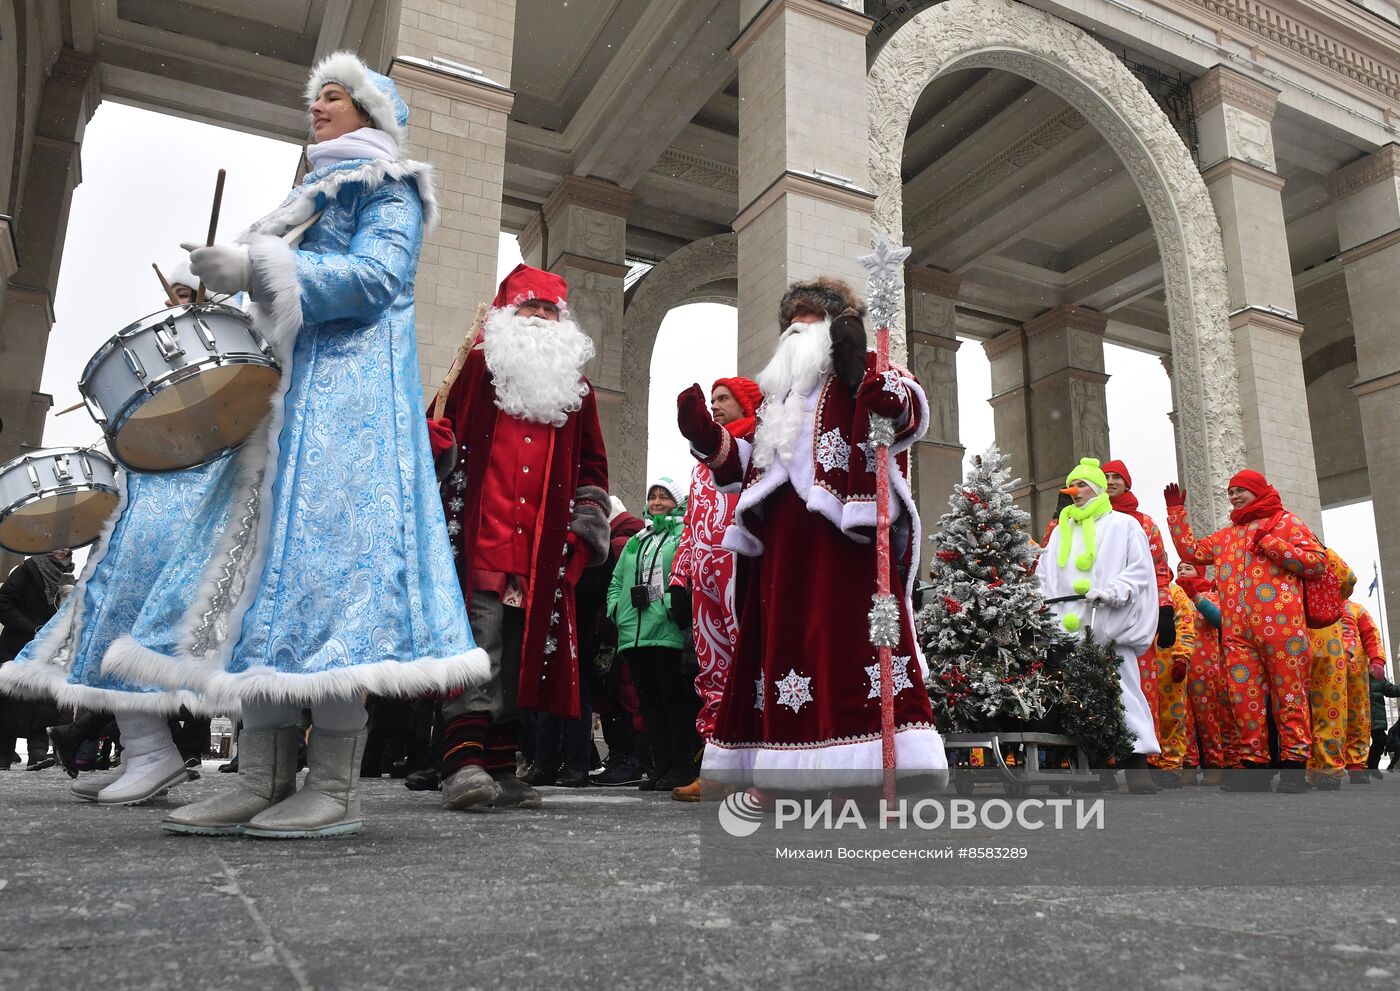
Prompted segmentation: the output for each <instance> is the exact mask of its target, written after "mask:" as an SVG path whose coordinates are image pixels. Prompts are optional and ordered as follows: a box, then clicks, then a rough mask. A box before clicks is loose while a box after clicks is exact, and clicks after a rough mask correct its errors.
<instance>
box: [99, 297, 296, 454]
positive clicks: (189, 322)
mask: <svg viewBox="0 0 1400 991" xmlns="http://www.w3.org/2000/svg"><path fill="white" fill-rule="evenodd" d="M281 370H282V367H281V365H280V363H279V362H278V361H277V359H276V357H274V356H273V354H272V348H271V347H269V346H268V344H267V342H266V341H264V340H263V339H262V337H260V336H259V335H258V333H257V332H256V331H255V330H253V326H252V322H251V320H249V318H248V315H247V314H246V313H244V312H243V311H242V310H240V309H237V308H235V307H232V306H227V305H224V304H222V303H205V304H200V305H186V306H175V307H171V308H170V309H168V310H161V311H160V312H158V313H152V314H151V315H150V316H148V317H144V318H142V319H140V320H138V321H136V322H135V323H133V324H132V325H131V326H129V327H127V328H126V329H124V330H122V331H119V332H118V333H117V335H116V336H115V337H113V338H112V339H111V340H109V341H108V342H107V343H106V344H104V345H102V347H101V348H100V349H99V350H98V352H97V353H96V354H95V355H93V356H92V359H91V360H90V361H89V362H88V363H87V368H85V369H84V370H83V377H82V378H81V379H80V380H79V381H78V391H79V392H81V393H82V395H83V400H84V401H85V402H86V403H87V406H88V411H89V412H91V413H92V416H93V419H95V420H96V421H97V422H98V423H99V424H100V425H101V427H102V429H103V431H104V432H105V433H106V434H107V442H108V446H109V447H110V448H111V450H112V453H113V454H114V455H115V456H116V458H117V460H118V461H120V462H121V463H122V464H124V465H126V466H127V467H128V468H134V469H136V470H137V471H176V470H178V469H181V468H192V467H194V466H195V465H201V464H204V463H206V462H208V461H212V460H213V459H214V458H216V457H218V456H219V455H220V454H222V453H223V452H224V451H227V450H229V449H231V448H234V447H237V446H238V445H239V444H241V443H243V441H244V440H246V439H247V437H248V435H249V434H250V433H252V432H253V428H254V427H256V426H257V425H258V424H259V423H260V422H261V421H262V419H263V417H265V416H266V415H267V412H268V404H269V401H270V400H271V398H272V394H273V393H274V392H275V391H276V389H277V382H278V379H279V377H280V376H281Z"/></svg>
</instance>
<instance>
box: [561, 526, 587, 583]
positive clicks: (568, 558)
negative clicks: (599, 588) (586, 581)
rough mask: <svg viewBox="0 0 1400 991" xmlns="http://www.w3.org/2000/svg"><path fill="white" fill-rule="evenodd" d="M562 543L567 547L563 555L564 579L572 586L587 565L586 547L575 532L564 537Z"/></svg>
mask: <svg viewBox="0 0 1400 991" xmlns="http://www.w3.org/2000/svg"><path fill="white" fill-rule="evenodd" d="M564 543H565V545H567V547H568V551H567V552H566V553H565V556H564V581H565V583H566V584H567V585H568V586H569V587H570V588H572V587H573V586H575V585H577V584H578V580H579V579H580V578H582V577H583V569H584V568H586V567H588V548H587V547H585V546H583V541H582V540H580V539H579V536H578V534H576V533H570V534H569V535H568V536H567V537H565V538H564Z"/></svg>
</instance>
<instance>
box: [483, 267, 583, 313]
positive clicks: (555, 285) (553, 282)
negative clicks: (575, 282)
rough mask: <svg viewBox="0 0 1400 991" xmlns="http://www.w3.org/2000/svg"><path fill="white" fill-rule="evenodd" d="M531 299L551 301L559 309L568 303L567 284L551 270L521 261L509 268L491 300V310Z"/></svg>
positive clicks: (516, 304)
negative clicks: (507, 273)
mask: <svg viewBox="0 0 1400 991" xmlns="http://www.w3.org/2000/svg"><path fill="white" fill-rule="evenodd" d="M532 299H538V300H542V301H544V302H546V303H553V304H555V305H556V306H558V307H559V308H560V309H564V307H565V306H566V305H567V304H568V300H569V286H568V283H566V282H565V281H564V280H563V279H561V278H560V277H559V276H557V275H555V274H554V273H553V272H546V271H545V270H544V269H540V268H534V267H533V266H531V265H526V264H524V263H521V264H519V265H517V266H515V268H513V269H511V270H510V274H509V275H507V276H506V277H505V278H504V279H502V280H501V287H500V288H499V289H497V290H496V298H495V299H493V300H492V301H491V308H492V309H493V310H501V309H505V308H506V307H516V306H519V305H520V304H522V303H526V302H528V301H530V300H532Z"/></svg>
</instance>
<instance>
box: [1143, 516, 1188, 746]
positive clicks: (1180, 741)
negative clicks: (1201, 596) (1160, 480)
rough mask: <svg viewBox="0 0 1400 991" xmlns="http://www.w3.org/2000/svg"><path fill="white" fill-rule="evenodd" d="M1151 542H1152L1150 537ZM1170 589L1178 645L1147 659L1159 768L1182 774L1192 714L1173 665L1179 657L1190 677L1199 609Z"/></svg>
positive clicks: (1171, 586)
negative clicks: (1151, 662)
mask: <svg viewBox="0 0 1400 991" xmlns="http://www.w3.org/2000/svg"><path fill="white" fill-rule="evenodd" d="M1153 529H1156V528H1155V527H1154V528H1153ZM1148 539H1149V540H1150V539H1151V535H1150V534H1149V535H1148ZM1158 539H1159V540H1160V537H1159V538H1158ZM1167 588H1168V593H1167V594H1168V595H1169V596H1170V597H1171V600H1172V607H1173V612H1174V615H1175V620H1176V643H1174V644H1172V646H1170V647H1163V648H1161V649H1157V650H1154V651H1149V652H1148V654H1147V655H1144V656H1152V655H1153V654H1155V655H1156V656H1155V663H1156V671H1155V674H1156V681H1157V710H1156V711H1157V742H1158V743H1159V744H1161V747H1162V752H1161V754H1159V755H1158V758H1157V766H1158V767H1160V768H1162V769H1163V770H1168V771H1179V770H1181V768H1182V767H1184V766H1185V765H1186V758H1187V752H1188V749H1189V748H1188V746H1187V739H1188V737H1189V735H1190V731H1191V714H1190V710H1189V709H1188V707H1187V703H1186V693H1187V683H1186V679H1182V680H1181V681H1172V674H1171V667H1172V662H1173V661H1175V660H1176V659H1177V658H1178V657H1180V658H1181V659H1182V660H1184V661H1186V667H1187V673H1188V676H1189V674H1190V669H1191V656H1192V655H1193V654H1195V652H1196V624H1195V622H1194V621H1193V618H1192V617H1193V616H1194V615H1195V612H1196V610H1195V608H1194V607H1193V606H1192V605H1191V600H1190V599H1189V598H1187V596H1186V593H1185V592H1183V591H1182V590H1181V589H1180V588H1178V587H1177V586H1175V585H1168V586H1167Z"/></svg>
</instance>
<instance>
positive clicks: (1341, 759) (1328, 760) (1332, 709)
mask: <svg viewBox="0 0 1400 991" xmlns="http://www.w3.org/2000/svg"><path fill="white" fill-rule="evenodd" d="M1326 553H1327V556H1328V557H1329V558H1331V559H1333V562H1334V567H1335V568H1336V571H1337V573H1338V574H1339V575H1341V576H1342V588H1341V591H1342V594H1343V595H1345V596H1349V595H1351V592H1352V589H1353V588H1355V587H1356V573H1355V572H1353V571H1352V570H1351V569H1350V568H1348V567H1347V566H1346V564H1345V563H1344V562H1342V560H1341V558H1339V557H1338V556H1337V552H1336V551H1333V550H1328V551H1327V552H1326ZM1347 605H1351V603H1347ZM1311 641H1312V643H1311V647H1312V679H1311V682H1310V684H1309V689H1308V703H1309V706H1310V707H1311V710H1312V734H1313V740H1312V752H1311V753H1310V754H1309V755H1308V781H1309V782H1310V783H1311V784H1312V786H1313V787H1314V788H1316V789H1317V790H1318V791H1336V790H1337V789H1338V788H1340V787H1341V786H1342V772H1343V771H1344V770H1345V769H1346V766H1347V759H1348V754H1347V743H1348V742H1349V738H1350V730H1351V723H1352V721H1353V720H1352V716H1351V712H1350V710H1351V709H1352V705H1351V704H1349V703H1351V702H1352V699H1351V698H1350V697H1349V694H1348V688H1349V685H1348V677H1347V676H1348V674H1349V670H1350V668H1351V667H1352V666H1353V663H1352V658H1353V656H1355V655H1359V656H1360V657H1361V662H1360V664H1361V695H1362V696H1363V699H1364V703H1365V709H1366V712H1365V714H1364V715H1365V721H1366V729H1365V734H1366V742H1367V745H1368V746H1369V743H1370V735H1371V723H1370V718H1371V717H1370V707H1371V699H1370V696H1369V695H1368V693H1367V686H1366V661H1365V654H1364V653H1362V652H1361V651H1360V646H1361V644H1360V631H1359V629H1358V627H1357V622H1356V617H1355V616H1354V615H1352V614H1351V613H1350V612H1347V611H1345V610H1344V611H1343V612H1342V616H1341V618H1340V619H1338V620H1337V622H1335V623H1333V624H1332V625H1331V626H1325V627H1323V628H1322V629H1318V630H1312V631H1311ZM1361 760H1362V766H1363V767H1364V766H1365V761H1366V758H1365V753H1364V751H1363V754H1362V758H1361ZM1366 777H1367V779H1368V780H1369V778H1370V775H1366Z"/></svg>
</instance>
